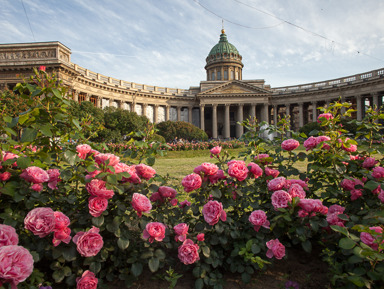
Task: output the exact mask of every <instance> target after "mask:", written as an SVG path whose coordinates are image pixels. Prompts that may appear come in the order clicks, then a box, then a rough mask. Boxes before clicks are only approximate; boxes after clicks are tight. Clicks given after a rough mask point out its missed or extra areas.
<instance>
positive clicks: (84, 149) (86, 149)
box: [76, 144, 92, 160]
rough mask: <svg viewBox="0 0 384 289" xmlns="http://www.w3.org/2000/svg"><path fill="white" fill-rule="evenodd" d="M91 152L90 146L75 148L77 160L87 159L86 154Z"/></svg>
mask: <svg viewBox="0 0 384 289" xmlns="http://www.w3.org/2000/svg"><path fill="white" fill-rule="evenodd" d="M91 150H92V148H91V146H90V145H87V144H81V145H78V146H77V147H76V151H77V153H78V154H77V155H78V156H79V158H81V159H83V160H85V159H86V158H87V155H88V153H90V152H91Z"/></svg>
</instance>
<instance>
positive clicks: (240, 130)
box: [236, 104, 244, 138]
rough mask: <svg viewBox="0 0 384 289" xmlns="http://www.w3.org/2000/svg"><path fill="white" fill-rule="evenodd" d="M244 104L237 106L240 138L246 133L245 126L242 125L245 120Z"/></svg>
mask: <svg viewBox="0 0 384 289" xmlns="http://www.w3.org/2000/svg"><path fill="white" fill-rule="evenodd" d="M243 107H244V105H243V104H239V105H238V106H237V115H236V137H237V138H239V137H241V136H242V135H243V133H244V127H243V126H242V125H240V124H239V123H241V122H242V121H243Z"/></svg>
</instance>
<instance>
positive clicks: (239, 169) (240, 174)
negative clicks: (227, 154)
mask: <svg viewBox="0 0 384 289" xmlns="http://www.w3.org/2000/svg"><path fill="white" fill-rule="evenodd" d="M248 172H249V170H248V168H247V166H246V165H245V162H244V161H230V162H228V174H229V175H230V176H231V177H234V178H236V179H237V180H238V181H240V182H241V181H244V180H245V179H246V178H247V176H248Z"/></svg>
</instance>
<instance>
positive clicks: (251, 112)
mask: <svg viewBox="0 0 384 289" xmlns="http://www.w3.org/2000/svg"><path fill="white" fill-rule="evenodd" d="M249 115H250V117H251V119H252V120H253V119H254V118H255V116H256V104H254V103H252V104H251V111H250V113H249Z"/></svg>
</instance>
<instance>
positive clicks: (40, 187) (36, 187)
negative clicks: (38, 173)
mask: <svg viewBox="0 0 384 289" xmlns="http://www.w3.org/2000/svg"><path fill="white" fill-rule="evenodd" d="M43 189H44V186H43V185H42V184H33V185H32V186H31V190H34V191H36V192H41V191H42V190H43Z"/></svg>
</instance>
